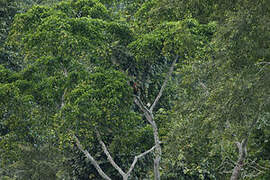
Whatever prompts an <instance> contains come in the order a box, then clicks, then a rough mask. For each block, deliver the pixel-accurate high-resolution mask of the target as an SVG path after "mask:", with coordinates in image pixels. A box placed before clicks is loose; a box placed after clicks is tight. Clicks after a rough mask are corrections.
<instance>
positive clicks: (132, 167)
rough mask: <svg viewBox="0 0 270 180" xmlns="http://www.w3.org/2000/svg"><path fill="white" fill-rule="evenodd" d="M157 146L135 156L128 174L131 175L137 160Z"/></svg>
mask: <svg viewBox="0 0 270 180" xmlns="http://www.w3.org/2000/svg"><path fill="white" fill-rule="evenodd" d="M155 148H156V146H153V147H152V148H151V149H149V150H147V151H145V152H143V153H141V154H139V155H138V156H135V157H134V160H133V162H132V164H131V166H130V168H129V170H128V172H127V174H128V175H130V173H131V171H132V170H133V169H134V166H135V164H136V163H137V161H138V159H139V158H142V157H143V156H145V155H146V154H148V153H150V152H152V151H153V150H154V149H155Z"/></svg>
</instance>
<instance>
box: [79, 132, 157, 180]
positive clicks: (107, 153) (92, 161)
mask: <svg viewBox="0 0 270 180" xmlns="http://www.w3.org/2000/svg"><path fill="white" fill-rule="evenodd" d="M96 134H97V138H98V141H99V143H100V145H101V146H102V149H103V152H104V153H105V154H106V156H107V159H108V161H109V162H110V163H111V165H112V166H113V167H114V168H115V169H116V170H117V171H118V172H119V173H120V174H121V176H122V178H123V180H128V177H129V176H130V174H131V172H132V170H133V169H134V167H135V165H136V163H137V161H138V159H140V158H142V157H143V156H145V155H147V154H148V153H150V152H152V151H153V150H154V149H155V148H156V146H153V147H152V148H151V149H149V150H147V151H145V152H143V153H141V154H139V155H137V156H135V157H134V160H133V162H132V164H131V166H130V168H129V170H128V172H127V173H125V172H124V171H123V170H122V169H121V168H120V167H119V166H118V165H117V164H116V163H115V161H114V160H113V158H112V157H111V155H110V153H109V151H108V149H107V147H106V145H105V143H104V142H103V141H102V139H101V136H100V133H99V132H98V131H97V130H96ZM74 139H75V142H76V145H77V147H78V148H79V149H80V150H81V151H82V152H83V153H84V155H85V156H86V157H87V159H89V160H90V161H91V163H92V164H93V165H94V167H95V168H96V170H97V171H98V173H99V175H100V176H101V177H102V178H103V179H106V180H111V178H109V177H108V176H107V175H106V174H105V173H104V172H103V170H102V169H101V167H100V166H99V164H98V163H97V161H96V160H95V159H94V158H93V157H92V156H91V154H90V153H89V152H88V151H87V150H84V149H83V147H82V145H81V143H80V141H79V139H78V138H77V137H76V136H75V135H74Z"/></svg>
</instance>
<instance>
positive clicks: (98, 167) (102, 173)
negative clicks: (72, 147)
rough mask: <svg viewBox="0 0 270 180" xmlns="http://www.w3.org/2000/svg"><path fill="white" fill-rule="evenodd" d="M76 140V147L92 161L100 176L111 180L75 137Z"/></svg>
mask: <svg viewBox="0 0 270 180" xmlns="http://www.w3.org/2000/svg"><path fill="white" fill-rule="evenodd" d="M74 139H75V141H76V145H77V147H78V148H79V149H80V150H81V151H82V152H83V153H84V155H85V156H86V157H87V158H88V159H89V160H90V161H91V163H92V164H93V165H94V166H95V168H96V170H97V171H98V173H99V175H100V176H101V177H103V178H104V179H106V180H111V178H109V177H108V176H107V175H106V174H105V173H104V172H103V171H102V169H101V168H100V166H99V164H98V163H97V161H96V160H95V159H94V158H93V157H92V156H91V154H90V153H89V152H88V151H87V150H84V149H83V147H82V145H81V143H80V141H79V139H78V138H77V137H76V136H75V135H74Z"/></svg>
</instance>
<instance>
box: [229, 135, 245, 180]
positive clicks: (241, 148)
mask: <svg viewBox="0 0 270 180" xmlns="http://www.w3.org/2000/svg"><path fill="white" fill-rule="evenodd" d="M236 145H237V148H238V160H237V163H236V165H235V167H234V169H233V172H232V176H231V180H238V179H239V177H240V173H241V169H242V167H243V165H244V161H245V159H246V156H247V138H246V139H243V140H242V142H241V143H240V142H236Z"/></svg>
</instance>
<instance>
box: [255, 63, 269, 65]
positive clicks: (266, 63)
mask: <svg viewBox="0 0 270 180" xmlns="http://www.w3.org/2000/svg"><path fill="white" fill-rule="evenodd" d="M258 64H267V65H270V62H259V63H258Z"/></svg>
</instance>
